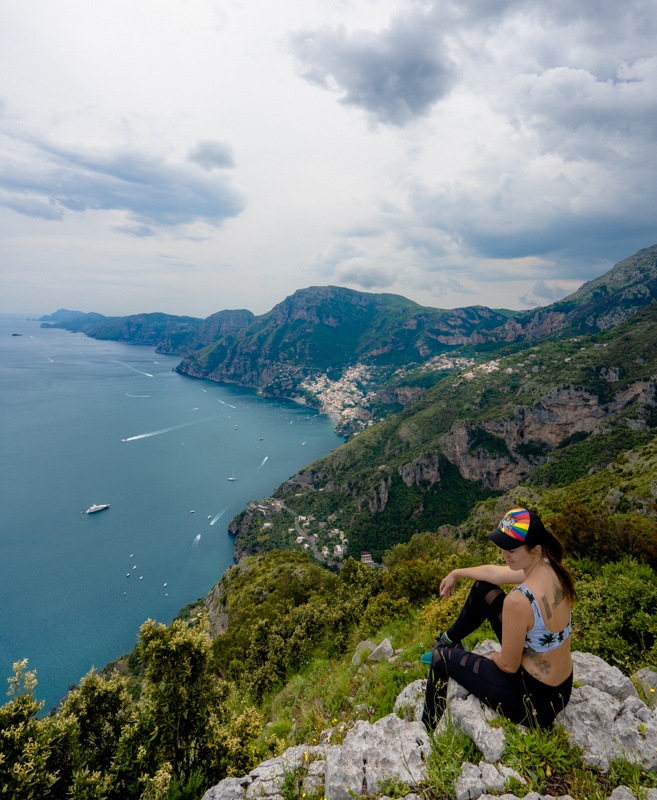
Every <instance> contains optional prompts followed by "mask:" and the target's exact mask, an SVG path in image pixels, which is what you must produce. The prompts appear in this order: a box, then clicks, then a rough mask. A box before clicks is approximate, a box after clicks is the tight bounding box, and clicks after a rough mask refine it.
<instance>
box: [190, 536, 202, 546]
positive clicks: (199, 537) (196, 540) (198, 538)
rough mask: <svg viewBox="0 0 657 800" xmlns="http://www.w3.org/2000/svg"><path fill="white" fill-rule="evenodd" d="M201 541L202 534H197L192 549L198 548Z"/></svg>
mask: <svg viewBox="0 0 657 800" xmlns="http://www.w3.org/2000/svg"><path fill="white" fill-rule="evenodd" d="M200 541H201V534H200V533H197V534H196V536H195V538H194V541H193V543H192V547H198V543H199V542H200Z"/></svg>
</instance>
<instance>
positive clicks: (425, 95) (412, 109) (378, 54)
mask: <svg viewBox="0 0 657 800" xmlns="http://www.w3.org/2000/svg"><path fill="white" fill-rule="evenodd" d="M290 47H291V49H292V52H293V54H294V55H295V57H296V59H297V61H298V64H299V71H300V73H301V75H302V76H303V77H304V78H305V79H306V80H307V81H308V82H309V83H312V84H315V85H317V86H320V87H322V88H324V89H335V90H336V91H338V92H340V93H341V97H340V102H341V103H343V104H344V105H348V106H355V107H357V108H361V109H363V110H365V111H367V112H370V113H371V114H373V115H374V117H375V118H376V119H377V120H378V121H379V122H382V123H386V124H391V125H397V126H403V125H406V124H407V123H409V122H411V121H412V120H413V119H415V118H416V117H419V116H422V115H423V114H425V113H426V112H427V111H428V110H429V109H430V107H431V106H432V105H433V104H434V103H435V102H436V101H438V100H439V99H440V98H442V97H444V96H445V95H446V94H447V93H448V92H449V90H450V88H451V87H452V85H453V82H454V75H453V65H452V63H451V61H450V59H449V58H448V56H447V53H446V49H445V47H444V46H441V42H440V35H439V34H438V33H437V29H436V27H435V26H434V24H433V23H432V21H431V19H430V16H429V15H428V14H427V12H425V11H421V12H420V11H417V10H413V11H411V12H408V13H404V14H398V15H396V16H395V17H393V18H392V20H391V22H390V26H389V27H388V28H386V29H385V30H383V31H380V32H378V33H372V32H369V31H355V32H354V33H349V32H347V31H346V30H345V29H344V28H329V27H323V28H321V29H319V30H314V31H312V30H303V31H298V32H296V33H295V34H293V35H292V36H291V37H290Z"/></svg>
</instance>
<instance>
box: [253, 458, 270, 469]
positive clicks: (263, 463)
mask: <svg viewBox="0 0 657 800" xmlns="http://www.w3.org/2000/svg"><path fill="white" fill-rule="evenodd" d="M268 460H269V456H265V457H264V458H263V459H262V463H261V464H260V466H259V467H258V469H257V470H256V472H260V470H261V469H262V468H263V467H264V466H265V464H266V463H267V461H268Z"/></svg>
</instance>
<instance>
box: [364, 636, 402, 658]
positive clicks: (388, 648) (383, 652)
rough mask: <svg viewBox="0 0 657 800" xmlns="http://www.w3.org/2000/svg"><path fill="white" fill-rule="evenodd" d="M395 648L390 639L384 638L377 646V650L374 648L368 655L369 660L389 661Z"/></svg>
mask: <svg viewBox="0 0 657 800" xmlns="http://www.w3.org/2000/svg"><path fill="white" fill-rule="evenodd" d="M394 652H395V651H394V650H393V648H392V644H391V643H390V639H384V640H383V641H382V642H381V644H380V645H378V646H377V648H376V649H375V650H373V651H372V652H371V653H370V654H369V656H368V657H367V660H368V661H387V660H388V659H389V658H390V657H391V656H393V655H394Z"/></svg>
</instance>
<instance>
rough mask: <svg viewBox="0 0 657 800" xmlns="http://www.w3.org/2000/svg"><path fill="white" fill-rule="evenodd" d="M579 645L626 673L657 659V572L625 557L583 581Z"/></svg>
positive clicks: (578, 615) (578, 614)
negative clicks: (656, 573)
mask: <svg viewBox="0 0 657 800" xmlns="http://www.w3.org/2000/svg"><path fill="white" fill-rule="evenodd" d="M577 591H578V594H579V598H580V599H579V602H578V603H577V605H576V607H575V611H574V613H573V617H574V620H575V626H576V627H575V637H574V638H575V641H574V644H575V645H576V646H577V649H579V650H584V651H587V652H591V653H595V654H596V655H598V656H600V658H603V659H604V660H605V661H608V662H609V663H610V664H614V665H616V666H617V667H619V669H621V670H622V671H623V672H625V674H631V673H632V672H633V671H634V670H636V669H638V668H639V667H641V666H644V665H645V664H647V663H653V664H654V663H655V659H657V575H655V572H654V571H653V570H652V569H650V567H648V566H647V565H645V564H639V563H638V562H637V561H635V560H634V559H632V558H624V559H623V560H622V561H620V562H618V563H615V564H605V565H604V566H603V567H602V568H601V571H600V575H599V576H587V577H585V578H584V579H582V580H580V581H579V583H578V586H577Z"/></svg>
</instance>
